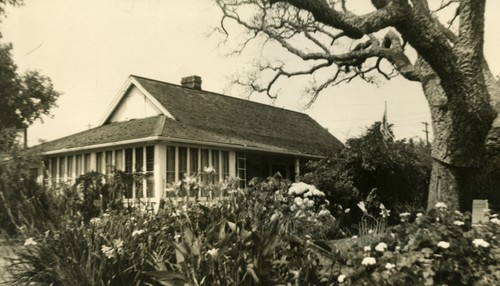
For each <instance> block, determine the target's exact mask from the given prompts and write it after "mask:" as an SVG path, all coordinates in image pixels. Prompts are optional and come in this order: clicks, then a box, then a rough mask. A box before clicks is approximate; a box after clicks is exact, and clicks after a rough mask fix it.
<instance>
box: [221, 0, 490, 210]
mask: <svg viewBox="0 0 500 286" xmlns="http://www.w3.org/2000/svg"><path fill="white" fill-rule="evenodd" d="M216 2H217V4H218V5H219V7H220V8H221V10H222V12H223V17H222V21H221V27H222V29H223V30H224V32H226V34H227V30H226V28H225V27H226V26H227V23H228V22H230V21H233V22H236V23H237V24H238V25H239V26H241V27H243V28H244V29H245V30H246V31H247V38H246V39H244V40H243V41H242V42H241V45H240V46H239V47H238V48H236V50H235V52H241V51H242V50H244V49H245V47H246V46H247V44H248V43H249V42H250V41H253V40H256V39H264V44H265V45H269V44H274V43H278V44H279V45H281V47H283V49H284V50H285V51H286V52H288V54H291V55H293V56H294V58H292V60H283V61H272V60H269V61H267V62H264V63H260V64H259V65H258V67H257V69H256V70H255V71H253V72H251V73H250V74H249V76H248V77H244V78H242V79H239V80H237V83H239V84H242V85H245V86H247V87H249V88H251V89H252V90H253V91H257V92H265V93H267V95H268V96H270V97H276V96H278V92H277V91H276V90H278V89H277V88H275V85H277V83H278V82H279V81H281V80H282V79H286V78H291V77H301V76H308V77H311V78H312V83H311V85H310V86H308V88H307V89H306V92H307V93H308V95H309V96H310V97H311V100H310V103H309V104H311V103H312V102H314V100H315V99H316V98H317V97H318V95H319V94H320V93H321V92H322V91H324V90H325V88H327V87H329V86H334V85H338V84H340V83H343V82H350V81H351V80H353V79H355V78H360V79H364V80H366V81H368V82H371V81H372V80H373V76H375V75H376V74H379V75H381V76H382V77H384V78H386V79H390V78H391V77H393V76H396V75H398V74H399V75H402V76H404V77H405V78H406V79H408V80H411V81H418V82H420V83H421V84H422V88H423V91H424V94H425V96H426V98H427V101H428V103H429V107H430V110H431V116H432V124H433V129H434V142H433V148H432V157H433V168H432V170H433V171H432V178H431V182H430V184H429V198H428V205H429V207H431V206H433V205H434V204H435V202H437V201H446V202H448V204H449V205H450V206H451V207H452V208H462V209H467V208H470V207H471V206H470V200H471V197H470V194H471V192H470V190H471V188H473V186H471V185H470V184H469V182H471V181H473V180H471V179H472V178H474V177H475V176H477V172H476V170H477V169H478V168H480V167H481V166H482V165H483V159H484V154H485V142H486V138H487V135H488V133H489V132H490V130H491V127H492V122H493V120H494V119H495V116H496V112H495V109H496V110H498V109H499V105H498V104H497V103H496V102H497V101H498V98H499V97H500V92H499V91H500V89H499V88H498V86H499V82H498V80H497V79H495V78H494V77H493V76H492V74H491V72H490V71H489V68H488V66H487V64H486V61H485V59H484V55H483V43H484V12H485V5H486V1H485V0H461V1H457V0H449V1H427V0H372V1H371V4H372V6H373V9H372V11H371V12H369V13H366V14H356V13H355V12H354V10H353V9H352V8H353V7H354V6H355V5H359V1H348V0H216ZM444 18H446V19H447V20H449V21H448V22H442V21H441V20H440V19H444ZM415 54H416V56H415ZM287 59H291V58H287ZM297 59H298V60H300V61H301V63H302V64H301V65H300V68H297V67H298V66H299V65H297V61H296V60H297ZM492 101H493V102H494V103H492ZM497 123H500V121H498V122H497Z"/></svg>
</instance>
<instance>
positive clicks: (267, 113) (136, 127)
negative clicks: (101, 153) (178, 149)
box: [35, 76, 342, 156]
mask: <svg viewBox="0 0 500 286" xmlns="http://www.w3.org/2000/svg"><path fill="white" fill-rule="evenodd" d="M131 78H132V79H134V80H135V82H136V83H138V84H139V85H140V86H141V87H142V88H143V89H144V90H146V91H147V92H148V93H149V94H150V95H151V96H153V97H154V98H155V99H156V100H157V101H158V102H159V103H160V104H161V105H163V107H164V108H165V109H166V110H168V112H169V113H170V115H171V116H173V118H174V119H172V118H170V117H169V116H165V115H158V116H154V117H149V118H144V119H135V120H130V121H125V122H114V123H106V122H105V124H104V125H102V126H99V127H96V128H93V129H90V130H87V131H83V132H80V133H77V134H74V135H70V136H67V137H64V138H61V139H57V140H54V141H50V142H47V143H44V144H42V145H39V146H37V147H36V148H35V149H37V150H38V151H41V152H51V151H52V152H54V151H56V150H61V151H62V150H65V149H72V148H78V147H85V146H89V145H99V144H106V143H112V142H123V141H127V140H133V139H140V138H154V137H155V136H156V137H158V138H159V139H166V140H169V141H173V142H175V141H176V140H177V141H180V142H187V141H189V142H200V143H204V144H207V145H210V144H223V145H228V146H229V145H230V146H234V148H248V149H256V150H263V151H264V150H267V151H270V152H279V153H290V154H297V155H301V154H302V155H316V156H322V155H325V154H328V153H330V152H333V151H335V150H337V149H338V148H340V147H341V146H342V143H341V142H340V141H339V140H337V139H336V138H335V137H334V136H333V135H331V134H330V133H329V132H328V131H327V130H326V129H324V128H323V127H321V126H320V125H319V124H318V123H317V122H316V121H314V120H313V119H312V118H311V117H309V116H308V115H306V114H304V113H300V112H295V111H290V110H286V109H282V108H277V107H273V106H270V105H265V104H260V103H256V102H252V101H249V100H244V99H240V98H235V97H230V96H225V95H221V94H217V93H212V92H207V91H202V90H196V89H192V88H187V87H184V86H179V85H175V84H170V83H166V82H161V81H156V80H151V79H147V78H143V77H139V76H131Z"/></svg>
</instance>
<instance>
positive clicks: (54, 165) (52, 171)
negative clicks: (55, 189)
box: [50, 157, 57, 186]
mask: <svg viewBox="0 0 500 286" xmlns="http://www.w3.org/2000/svg"><path fill="white" fill-rule="evenodd" d="M50 176H51V177H52V178H51V179H52V186H55V184H56V179H57V158H56V157H54V158H51V159H50Z"/></svg>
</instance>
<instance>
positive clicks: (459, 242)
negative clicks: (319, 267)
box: [337, 203, 500, 285]
mask: <svg viewBox="0 0 500 286" xmlns="http://www.w3.org/2000/svg"><path fill="white" fill-rule="evenodd" d="M412 215H414V214H409V213H405V214H403V215H402V216H401V220H402V223H401V224H400V225H397V226H395V227H392V228H390V229H389V231H388V232H387V234H386V235H385V236H382V237H380V238H379V239H378V240H376V241H372V243H369V244H364V243H361V242H360V241H361V240H359V238H354V239H351V241H350V247H349V250H348V251H344V252H340V253H339V254H338V257H337V262H338V267H339V268H340V269H341V270H340V273H338V279H339V281H343V282H342V284H343V285H499V283H500V264H499V261H500V260H499V259H500V243H499V240H498V235H500V221H499V220H498V219H497V218H496V217H492V219H491V220H490V222H488V223H486V224H484V225H479V226H474V227H473V226H471V223H470V215H469V214H462V213H460V212H450V211H448V210H447V209H446V207H445V205H444V204H443V203H440V204H439V205H438V208H437V209H434V210H431V211H430V212H429V213H428V214H426V215H424V214H422V213H418V214H417V215H416V216H415V217H412ZM413 219H414V221H412V222H410V220H413Z"/></svg>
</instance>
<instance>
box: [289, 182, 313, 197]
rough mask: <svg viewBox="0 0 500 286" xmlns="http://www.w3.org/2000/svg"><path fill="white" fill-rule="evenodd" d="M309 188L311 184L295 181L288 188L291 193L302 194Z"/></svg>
mask: <svg viewBox="0 0 500 286" xmlns="http://www.w3.org/2000/svg"><path fill="white" fill-rule="evenodd" d="M308 190H309V185H308V184H306V183H304V182H298V183H293V184H292V185H291V186H290V188H289V189H288V193H289V194H290V195H302V194H303V193H305V192H307V191H308Z"/></svg>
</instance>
